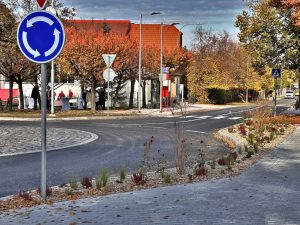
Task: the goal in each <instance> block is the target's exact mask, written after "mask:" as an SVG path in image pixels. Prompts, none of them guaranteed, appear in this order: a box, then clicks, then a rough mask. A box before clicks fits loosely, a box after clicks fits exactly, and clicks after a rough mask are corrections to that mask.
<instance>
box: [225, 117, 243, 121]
mask: <svg viewBox="0 0 300 225" xmlns="http://www.w3.org/2000/svg"><path fill="white" fill-rule="evenodd" d="M242 118H243V117H241V116H237V117H231V118H228V119H229V120H239V119H242Z"/></svg>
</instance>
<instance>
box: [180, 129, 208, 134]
mask: <svg viewBox="0 0 300 225" xmlns="http://www.w3.org/2000/svg"><path fill="white" fill-rule="evenodd" d="M185 132H192V133H199V134H207V132H203V131H197V130H185Z"/></svg>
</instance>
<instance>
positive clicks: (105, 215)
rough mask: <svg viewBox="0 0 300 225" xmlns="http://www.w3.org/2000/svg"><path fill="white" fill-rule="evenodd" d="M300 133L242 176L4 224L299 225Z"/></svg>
mask: <svg viewBox="0 0 300 225" xmlns="http://www.w3.org/2000/svg"><path fill="white" fill-rule="evenodd" d="M299 146H300V127H298V128H297V129H296V130H295V132H294V133H293V134H292V135H290V137H289V138H288V139H287V140H286V141H285V142H284V143H283V144H281V145H280V146H279V148H278V149H276V150H274V151H272V152H271V153H269V154H268V155H266V156H265V157H264V158H263V159H262V160H261V161H259V162H258V163H257V164H255V165H254V166H252V167H251V168H250V169H249V170H247V171H245V172H244V173H242V174H241V175H240V176H237V177H233V178H227V179H220V180H212V181H207V182H202V183H193V184H187V185H177V186H170V187H164V188H157V189H150V190H144V191H134V192H130V193H120V194H114V195H110V196H105V197H97V198H89V199H82V200H77V201H74V202H61V203H56V204H54V205H53V206H38V207H33V208H31V209H22V210H15V211H10V212H8V213H4V214H0V224H5V225H9V224H24V225H27V224H28V225H31V224H55V225H58V224H68V225H69V224H73V225H75V224H105V225H107V224H120V225H121V224H122V225H126V224H128V225H129V224H130V225H135V224H139V225H140V224H172V225H173V224H178V225H182V224H195V225H196V224H197V225H199V224H200V225H201V224H205V225H208V224H216V225H217V224H236V225H247V224H249V225H263V224H267V225H269V224H270V225H271V224H278V225H288V224H289V225H292V224H293V225H296V224H300V173H299V171H300V148H299Z"/></svg>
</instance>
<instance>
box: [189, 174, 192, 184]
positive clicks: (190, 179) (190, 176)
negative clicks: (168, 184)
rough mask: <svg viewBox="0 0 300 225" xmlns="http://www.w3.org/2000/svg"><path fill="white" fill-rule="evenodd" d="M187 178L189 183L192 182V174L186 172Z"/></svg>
mask: <svg viewBox="0 0 300 225" xmlns="http://www.w3.org/2000/svg"><path fill="white" fill-rule="evenodd" d="M188 179H189V183H192V182H193V175H192V174H188Z"/></svg>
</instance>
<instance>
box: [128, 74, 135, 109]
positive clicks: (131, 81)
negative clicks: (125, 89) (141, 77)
mask: <svg viewBox="0 0 300 225" xmlns="http://www.w3.org/2000/svg"><path fill="white" fill-rule="evenodd" d="M134 85H135V80H130V97H129V108H130V109H132V108H133V97H134Z"/></svg>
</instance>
